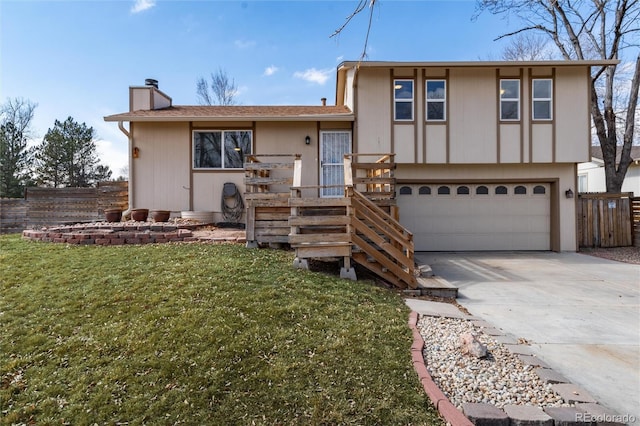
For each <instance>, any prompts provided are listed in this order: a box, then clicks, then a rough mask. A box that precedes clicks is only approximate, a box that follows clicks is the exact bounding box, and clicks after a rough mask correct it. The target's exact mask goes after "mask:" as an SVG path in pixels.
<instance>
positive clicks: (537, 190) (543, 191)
mask: <svg viewBox="0 0 640 426" xmlns="http://www.w3.org/2000/svg"><path fill="white" fill-rule="evenodd" d="M533 193H534V194H546V193H547V190H546V189H545V187H544V186H542V185H536V186H535V187H534V188H533Z"/></svg>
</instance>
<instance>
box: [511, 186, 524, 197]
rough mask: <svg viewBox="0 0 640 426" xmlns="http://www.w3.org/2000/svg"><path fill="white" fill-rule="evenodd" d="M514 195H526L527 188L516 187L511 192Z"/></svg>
mask: <svg viewBox="0 0 640 426" xmlns="http://www.w3.org/2000/svg"><path fill="white" fill-rule="evenodd" d="M513 193H514V194H517V195H526V194H527V187H526V186H522V185H518V186H516V189H514V190H513Z"/></svg>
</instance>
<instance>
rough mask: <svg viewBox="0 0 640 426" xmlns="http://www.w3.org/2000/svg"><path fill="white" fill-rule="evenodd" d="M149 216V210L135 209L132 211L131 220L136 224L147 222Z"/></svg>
mask: <svg viewBox="0 0 640 426" xmlns="http://www.w3.org/2000/svg"><path fill="white" fill-rule="evenodd" d="M148 216H149V209H133V210H131V219H132V220H135V221H136V222H145V221H146V220H147V217H148Z"/></svg>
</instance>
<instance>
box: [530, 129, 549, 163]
mask: <svg viewBox="0 0 640 426" xmlns="http://www.w3.org/2000/svg"><path fill="white" fill-rule="evenodd" d="M531 127H532V128H531V135H532V136H531V145H532V160H533V162H534V163H551V162H552V161H553V126H552V124H550V123H549V124H534V125H533V126H531Z"/></svg>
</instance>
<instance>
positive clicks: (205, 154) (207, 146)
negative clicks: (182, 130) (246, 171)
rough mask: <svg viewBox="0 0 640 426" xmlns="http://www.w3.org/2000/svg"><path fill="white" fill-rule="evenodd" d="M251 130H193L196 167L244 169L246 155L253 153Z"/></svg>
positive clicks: (194, 163) (194, 166)
mask: <svg viewBox="0 0 640 426" xmlns="http://www.w3.org/2000/svg"><path fill="white" fill-rule="evenodd" d="M252 141H253V132H252V131H251V130H208V131H201V130H199V131H195V132H193V168H194V169H242V168H243V167H244V156H245V155H247V154H251V153H252V145H253V143H252Z"/></svg>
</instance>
